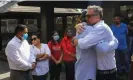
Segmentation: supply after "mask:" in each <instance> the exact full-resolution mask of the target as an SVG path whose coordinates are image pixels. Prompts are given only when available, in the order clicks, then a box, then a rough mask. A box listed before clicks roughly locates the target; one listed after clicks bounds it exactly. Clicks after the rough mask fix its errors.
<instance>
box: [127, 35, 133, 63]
mask: <svg viewBox="0 0 133 80" xmlns="http://www.w3.org/2000/svg"><path fill="white" fill-rule="evenodd" d="M128 49H129V53H128V56H129V62H131V56H132V53H133V36H128Z"/></svg>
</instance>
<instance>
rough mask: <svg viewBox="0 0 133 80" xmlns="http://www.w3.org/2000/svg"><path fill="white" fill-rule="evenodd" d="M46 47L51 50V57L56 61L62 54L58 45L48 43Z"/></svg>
mask: <svg viewBox="0 0 133 80" xmlns="http://www.w3.org/2000/svg"><path fill="white" fill-rule="evenodd" d="M48 46H49V48H50V50H51V54H52V56H53V57H54V58H55V59H56V60H59V59H60V57H61V53H62V48H61V44H60V43H53V42H52V41H50V42H48Z"/></svg>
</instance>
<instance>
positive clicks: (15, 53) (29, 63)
mask: <svg viewBox="0 0 133 80" xmlns="http://www.w3.org/2000/svg"><path fill="white" fill-rule="evenodd" d="M27 38H28V28H27V26H25V25H18V26H17V27H16V28H15V36H14V37H13V38H12V39H11V40H10V41H9V43H8V44H7V46H6V49H5V52H6V56H7V60H8V63H9V67H10V69H11V73H10V80H32V75H31V69H34V68H35V59H34V60H31V53H30V45H29V44H28V42H27V40H26V39H27Z"/></svg>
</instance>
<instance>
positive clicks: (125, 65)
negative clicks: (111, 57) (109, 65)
mask: <svg viewBox="0 0 133 80" xmlns="http://www.w3.org/2000/svg"><path fill="white" fill-rule="evenodd" d="M115 58H116V66H117V72H118V73H122V72H126V73H128V72H129V70H130V69H129V68H130V67H129V59H128V49H123V50H118V49H117V50H116V53H115Z"/></svg>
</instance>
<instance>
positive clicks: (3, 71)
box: [0, 60, 10, 80]
mask: <svg viewBox="0 0 133 80" xmlns="http://www.w3.org/2000/svg"><path fill="white" fill-rule="evenodd" d="M9 71H10V70H9V66H8V63H7V62H5V61H1V60H0V80H9V74H10V72H9Z"/></svg>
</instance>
